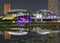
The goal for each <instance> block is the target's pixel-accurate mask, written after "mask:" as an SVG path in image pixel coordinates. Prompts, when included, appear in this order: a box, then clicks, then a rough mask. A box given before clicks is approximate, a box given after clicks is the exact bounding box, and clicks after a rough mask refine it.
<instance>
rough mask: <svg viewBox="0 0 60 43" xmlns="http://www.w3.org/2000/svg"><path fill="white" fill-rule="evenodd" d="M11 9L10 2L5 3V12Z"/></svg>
mask: <svg viewBox="0 0 60 43" xmlns="http://www.w3.org/2000/svg"><path fill="white" fill-rule="evenodd" d="M9 11H10V4H4V14H6V13H7V12H9Z"/></svg>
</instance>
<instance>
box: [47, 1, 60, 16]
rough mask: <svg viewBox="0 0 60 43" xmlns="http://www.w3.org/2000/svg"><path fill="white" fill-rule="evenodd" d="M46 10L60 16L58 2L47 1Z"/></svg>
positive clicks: (59, 3) (59, 2) (59, 4)
mask: <svg viewBox="0 0 60 43" xmlns="http://www.w3.org/2000/svg"><path fill="white" fill-rule="evenodd" d="M48 10H50V11H52V12H54V13H56V14H57V15H58V16H60V0H48Z"/></svg>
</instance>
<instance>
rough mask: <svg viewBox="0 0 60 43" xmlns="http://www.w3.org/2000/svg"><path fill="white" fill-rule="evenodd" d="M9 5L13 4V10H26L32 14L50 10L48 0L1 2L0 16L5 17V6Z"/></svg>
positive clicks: (8, 0)
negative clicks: (40, 10) (41, 10)
mask: <svg viewBox="0 0 60 43" xmlns="http://www.w3.org/2000/svg"><path fill="white" fill-rule="evenodd" d="M7 3H9V4H11V9H26V10H28V11H31V12H32V11H37V10H39V9H48V0H0V15H3V10H4V9H3V8H4V7H3V6H4V4H7Z"/></svg>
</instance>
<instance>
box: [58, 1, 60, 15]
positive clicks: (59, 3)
mask: <svg viewBox="0 0 60 43" xmlns="http://www.w3.org/2000/svg"><path fill="white" fill-rule="evenodd" d="M57 7H58V15H59V16H60V0H57Z"/></svg>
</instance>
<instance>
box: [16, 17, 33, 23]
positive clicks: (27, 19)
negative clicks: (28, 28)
mask: <svg viewBox="0 0 60 43" xmlns="http://www.w3.org/2000/svg"><path fill="white" fill-rule="evenodd" d="M17 22H19V23H23V22H32V18H27V17H20V18H18V20H17Z"/></svg>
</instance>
